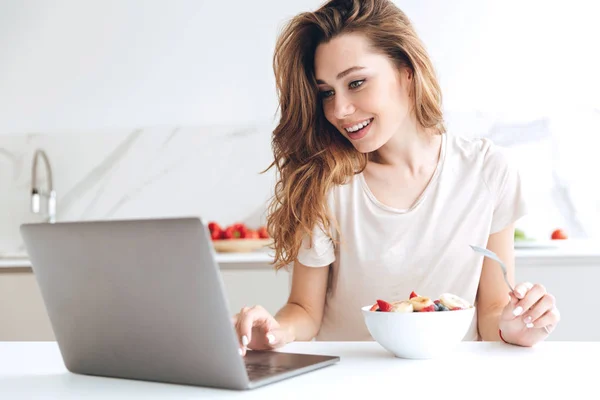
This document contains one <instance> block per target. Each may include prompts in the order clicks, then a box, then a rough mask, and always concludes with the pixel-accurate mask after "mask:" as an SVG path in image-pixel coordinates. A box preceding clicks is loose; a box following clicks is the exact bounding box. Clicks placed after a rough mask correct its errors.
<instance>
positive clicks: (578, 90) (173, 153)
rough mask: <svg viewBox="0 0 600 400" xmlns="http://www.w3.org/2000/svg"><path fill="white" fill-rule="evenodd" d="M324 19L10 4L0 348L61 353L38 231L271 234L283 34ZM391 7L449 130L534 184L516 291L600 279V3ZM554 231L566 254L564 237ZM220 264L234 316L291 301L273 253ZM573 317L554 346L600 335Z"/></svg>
mask: <svg viewBox="0 0 600 400" xmlns="http://www.w3.org/2000/svg"><path fill="white" fill-rule="evenodd" d="M321 3H322V1H317V0H286V1H280V0H262V1H254V2H248V1H243V0H235V1H229V2H220V1H201V0H172V1H169V2H165V1H159V0H145V1H142V0H119V1H116V0H103V1H79V0H56V1H53V2H47V1H42V0H19V1H17V0H0V54H1V57H2V62H0V266H2V268H4V269H0V271H3V272H0V293H2V294H0V317H2V315H4V321H8V323H7V324H4V326H3V327H0V340H1V339H2V338H3V337H4V338H8V339H12V338H22V339H24V338H38V339H39V338H51V332H49V330H48V329H49V328H48V325H47V322H46V321H45V320H44V318H45V312H44V310H43V306H42V304H41V301H40V298H39V293H38V292H37V287H36V284H35V280H34V279H33V276H32V274H31V269H30V268H29V265H28V261H27V255H26V254H25V251H24V248H23V245H22V241H21V238H20V235H19V231H18V229H19V225H20V224H22V223H24V222H33V221H49V219H55V220H56V221H67V220H87V219H113V218H137V217H158V216H180V215H185V216H189V215H197V216H202V217H203V218H205V219H207V220H215V221H218V222H219V223H221V224H222V225H224V226H226V225H229V224H232V223H234V222H238V221H241V222H244V223H246V224H248V225H249V226H252V227H258V226H260V225H261V224H263V223H264V218H265V205H266V201H267V200H268V199H269V197H270V195H271V191H272V186H273V182H274V181H273V171H269V172H268V173H265V174H261V173H260V172H261V171H262V170H263V169H265V168H266V167H267V166H268V165H269V163H270V162H271V160H272V153H271V148H270V135H271V132H272V129H273V127H274V126H275V124H276V122H277V115H276V112H277V110H276V108H277V98H276V94H275V86H274V78H273V71H272V55H273V49H274V44H275V40H276V36H277V34H278V32H279V30H280V29H281V27H282V26H283V24H284V23H285V22H286V21H287V20H288V19H289V18H290V17H292V16H293V15H295V14H297V13H299V12H302V11H310V10H314V9H316V8H317V7H318V6H319V5H321ZM395 3H396V4H397V5H398V6H399V7H400V8H401V9H403V10H404V11H405V12H406V14H407V15H408V16H409V18H410V19H411V20H412V21H413V23H414V25H415V27H416V29H417V31H418V33H419V35H420V36H421V38H422V39H423V41H424V42H425V44H426V47H427V49H428V51H429V53H430V55H431V57H432V59H433V61H434V64H435V66H436V69H437V72H438V76H439V80H440V83H441V86H442V89H443V93H444V109H445V113H446V119H447V123H448V128H449V133H450V134H459V135H465V136H470V137H490V138H491V139H492V140H494V141H495V142H496V143H497V144H499V145H501V146H505V147H506V148H507V151H508V152H509V154H510V156H511V157H512V158H513V159H514V162H515V163H516V164H517V165H518V167H519V169H520V171H521V174H522V176H523V183H524V188H525V191H526V196H527V199H528V203H529V205H530V211H531V213H530V215H528V216H527V217H525V218H524V219H522V220H521V221H519V223H518V228H519V233H520V236H519V238H523V237H525V238H526V239H527V240H525V241H519V243H518V244H517V249H516V256H517V265H518V276H519V277H520V278H522V279H532V280H536V281H539V280H542V281H544V282H547V286H549V287H551V288H552V289H553V290H554V292H555V293H558V294H559V295H560V294H561V293H564V295H563V298H567V297H569V295H570V294H571V293H572V292H573V291H575V290H577V291H581V290H582V289H581V285H582V282H593V281H594V280H597V278H600V274H599V271H600V269H598V268H600V254H599V253H600V250H599V246H598V245H597V243H598V239H599V238H600V184H599V181H598V179H597V178H596V176H595V175H596V172H595V171H597V170H598V162H599V161H598V160H599V157H598V156H597V145H598V143H599V141H598V140H599V139H598V136H599V134H600V74H598V71H600V55H599V52H598V50H597V47H598V46H597V41H598V38H599V37H600V25H599V24H597V21H596V19H597V16H598V15H599V11H600V5H598V3H597V2H590V1H584V0H570V1H568V2H566V1H555V2H548V1H541V0H504V1H491V0H489V1H481V0H454V1H451V2H450V1H444V0H404V1H402V0H396V1H395ZM38 150H41V151H43V153H40V152H37V151H38ZM36 152H37V153H36ZM44 156H45V157H46V158H44ZM36 160H37V161H36ZM46 161H47V163H46ZM36 162H37V167H36V168H35V169H34V168H33V167H34V164H35V163H36ZM48 166H49V167H50V168H49V169H48V168H47V167H48ZM34 170H35V174H34ZM49 171H51V172H50V173H49ZM50 174H51V177H52V179H51V181H52V182H51V183H52V187H50V186H49V179H48V178H49V177H50ZM32 188H36V189H38V190H39V191H40V193H41V194H42V196H41V197H40V198H39V199H32ZM46 194H48V196H49V197H52V199H53V200H51V202H50V203H48V201H46V200H47V197H46V196H45V195H46ZM38 200H39V204H37V201H38ZM54 201H55V203H54ZM48 204H50V208H48ZM37 205H39V212H38V213H34V212H33V210H34V209H36V210H37V208H38V207H36V206H37ZM32 206H33V208H32ZM557 229H560V230H562V232H563V233H564V234H565V235H566V237H567V238H568V239H567V240H562V241H560V243H558V241H555V240H554V241H553V240H551V239H552V233H553V232H554V231H556V230H557ZM220 257H221V258H220V259H219V261H220V263H221V265H222V266H223V271H224V272H223V273H224V277H225V280H226V283H227V287H228V290H229V296H230V304H231V307H232V308H233V309H237V308H238V307H241V306H242V305H244V304H247V303H260V304H265V305H266V306H267V308H269V309H270V310H273V311H275V310H276V309H277V308H278V307H279V306H281V305H282V304H283V301H285V299H286V296H287V284H288V278H287V276H285V273H280V274H275V273H274V272H273V271H272V270H270V269H269V266H268V260H269V255H268V254H266V253H261V254H259V255H257V254H242V253H239V254H223V255H221V256H220ZM596 274H598V275H596ZM569 285H570V286H569ZM557 297H558V295H557ZM591 301H593V298H592V299H591ZM27 309H29V310H30V311H31V313H30V314H28V315H30V316H29V317H28V316H26V315H25V314H26V313H24V312H23V310H27ZM563 318H564V320H566V324H565V325H566V327H565V328H561V329H563V330H562V331H560V332H559V331H557V334H556V335H555V337H558V338H569V339H589V338H593V339H600V327H596V326H595V325H594V326H592V325H590V326H587V325H586V326H584V325H582V324H585V323H587V322H584V321H582V320H583V319H584V318H578V317H576V316H575V315H573V316H572V317H570V316H569V313H567V314H566V316H563ZM590 323H591V322H590ZM584 328H585V329H584ZM584 331H585V332H584ZM561 335H562V336H561Z"/></svg>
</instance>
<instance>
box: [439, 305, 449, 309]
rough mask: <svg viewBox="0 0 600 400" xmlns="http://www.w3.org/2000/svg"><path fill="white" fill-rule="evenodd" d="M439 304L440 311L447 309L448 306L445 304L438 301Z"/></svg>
mask: <svg viewBox="0 0 600 400" xmlns="http://www.w3.org/2000/svg"><path fill="white" fill-rule="evenodd" d="M439 306H440V311H449V310H448V307H446V306H445V305H443V304H441V303H440V304H439Z"/></svg>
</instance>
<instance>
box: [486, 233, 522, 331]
mask: <svg viewBox="0 0 600 400" xmlns="http://www.w3.org/2000/svg"><path fill="white" fill-rule="evenodd" d="M487 248H488V249H489V250H490V251H493V252H494V253H496V254H497V255H498V257H499V258H500V259H501V260H502V261H503V262H504V265H505V266H506V273H507V278H508V281H509V282H510V283H511V285H512V286H513V287H514V281H515V255H514V224H511V225H510V226H508V227H506V228H505V229H504V230H502V231H500V232H497V233H494V234H492V235H490V237H489V240H488V244H487ZM509 292H510V289H509V288H508V286H507V285H506V283H505V282H504V277H503V274H502V269H501V268H500V266H499V265H498V264H497V263H496V261H494V260H491V259H489V258H487V257H486V258H484V261H483V267H482V271H481V278H480V280H479V289H478V291H477V319H478V327H479V334H480V335H481V338H482V339H483V340H485V341H499V340H501V339H500V335H499V334H498V326H499V323H500V315H501V314H502V311H503V310H504V308H505V307H506V305H507V304H508V302H509V301H510V296H509Z"/></svg>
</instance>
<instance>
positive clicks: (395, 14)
mask: <svg viewBox="0 0 600 400" xmlns="http://www.w3.org/2000/svg"><path fill="white" fill-rule="evenodd" d="M349 32H357V33H362V34H364V35H365V36H366V37H367V38H368V39H369V41H370V43H371V45H372V48H374V49H375V50H376V51H379V52H380V53H382V54H384V55H387V56H388V57H390V59H391V60H393V61H394V62H395V64H396V65H397V66H398V68H403V67H407V68H410V69H411V70H412V72H413V77H414V78H413V80H412V82H413V84H412V87H411V88H410V95H411V98H412V99H413V104H412V107H413V109H412V111H413V112H414V114H415V116H416V119H417V121H418V123H419V124H420V125H421V126H422V127H423V128H426V129H429V130H433V131H435V132H437V133H442V132H445V127H444V123H443V117H442V110H441V108H442V107H441V91H440V87H439V84H438V82H437V78H436V76H435V71H434V68H433V65H432V63H431V61H430V59H429V56H428V55H427V52H426V50H425V47H424V45H423V44H422V42H421V40H420V39H419V38H418V37H417V34H416V32H415V30H414V28H413V26H412V24H411V22H410V21H409V19H408V18H407V17H406V15H405V14H404V13H403V12H402V11H401V10H400V9H398V8H397V7H396V6H395V5H394V4H393V3H392V2H391V1H388V0H332V1H329V2H327V3H325V4H324V5H322V6H321V7H320V8H319V9H318V10H316V11H314V12H305V13H301V14H299V15H297V16H296V17H294V18H293V19H291V20H290V21H289V22H288V23H287V24H286V26H285V27H284V29H283V30H282V32H281V34H280V36H279V37H278V40H277V42H276V46H275V53H274V57H273V69H274V72H275V81H276V86H277V95H278V97H279V111H280V120H279V123H278V125H277V127H276V128H275V130H274V131H273V137H272V148H273V153H274V161H273V163H272V164H271V165H270V166H269V167H268V168H267V170H268V169H271V168H272V167H273V166H275V167H276V168H277V173H278V178H277V183H276V185H275V193H274V196H273V198H272V199H271V202H270V204H269V207H268V218H267V226H268V230H269V234H270V235H271V237H273V239H274V243H273V248H274V249H275V262H274V265H275V268H276V269H280V268H282V267H284V266H287V265H290V264H292V263H293V262H294V261H295V259H296V257H297V255H298V250H299V248H300V246H301V244H302V239H303V237H305V235H309V237H311V238H312V233H313V229H314V227H316V226H320V227H321V228H322V229H323V230H324V231H325V232H326V233H327V234H328V235H329V236H330V238H331V239H332V240H333V235H332V234H331V222H332V221H334V220H333V218H332V216H331V215H330V213H329V211H330V210H329V208H328V202H327V197H328V194H329V191H330V189H331V188H332V187H333V186H334V185H340V184H344V183H346V182H348V180H349V178H351V177H352V176H353V175H354V174H356V173H359V172H362V171H363V170H364V168H365V166H366V164H367V159H368V155H367V154H363V153H360V152H358V151H357V150H356V149H355V148H354V146H353V145H352V144H351V143H350V142H349V141H348V140H347V139H346V138H345V137H344V136H343V135H342V134H341V133H340V132H339V131H338V130H337V129H336V128H335V127H334V126H332V125H331V124H330V123H329V122H328V121H327V119H326V118H325V116H324V113H323V111H322V104H321V100H320V98H319V96H318V89H317V83H316V78H315V74H314V54H315V50H316V48H317V46H318V45H319V44H321V43H326V42H328V41H330V40H331V39H332V38H334V37H336V36H338V35H341V34H344V33H349ZM336 229H337V227H336Z"/></svg>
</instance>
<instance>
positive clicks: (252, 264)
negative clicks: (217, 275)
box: [0, 240, 600, 269]
mask: <svg viewBox="0 0 600 400" xmlns="http://www.w3.org/2000/svg"><path fill="white" fill-rule="evenodd" d="M515 259H516V261H517V263H518V264H519V265H522V266H534V265H544V266H549V265H578V266H583V265H589V266H600V242H597V241H589V240H581V241H579V240H567V241H554V242H552V241H547V242H538V243H523V244H519V245H517V246H516V248H515ZM272 261H273V256H272V254H271V253H269V252H268V251H257V252H252V253H217V262H218V263H219V264H220V266H221V268H223V269H244V268H247V269H268V268H271V265H270V264H271V263H272ZM15 267H16V268H24V267H25V268H30V267H31V263H30V262H29V259H28V258H27V255H26V254H6V253H4V254H3V253H1V252H0V268H15Z"/></svg>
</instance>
